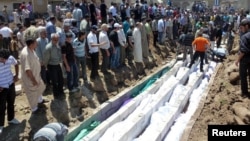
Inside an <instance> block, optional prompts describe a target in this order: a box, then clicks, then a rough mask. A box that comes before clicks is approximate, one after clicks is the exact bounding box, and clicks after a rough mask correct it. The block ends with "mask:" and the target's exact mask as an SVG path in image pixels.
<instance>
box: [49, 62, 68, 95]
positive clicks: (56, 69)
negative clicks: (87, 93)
mask: <svg viewBox="0 0 250 141" xmlns="http://www.w3.org/2000/svg"><path fill="white" fill-rule="evenodd" d="M48 72H49V77H50V79H51V82H52V86H53V95H54V97H55V98H57V97H58V96H62V95H63V94H64V92H63V82H64V81H63V75H62V68H61V66H60V65H59V64H58V65H48Z"/></svg>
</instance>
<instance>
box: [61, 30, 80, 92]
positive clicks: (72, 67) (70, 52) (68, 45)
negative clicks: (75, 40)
mask: <svg viewBox="0 0 250 141" xmlns="http://www.w3.org/2000/svg"><path fill="white" fill-rule="evenodd" d="M65 36H66V39H65V43H64V45H63V46H62V47H61V48H62V59H63V65H64V67H65V69H66V73H67V86H68V89H69V92H70V93H74V92H77V91H78V79H77V78H78V68H77V66H76V60H75V55H74V49H73V46H72V39H71V38H72V37H73V35H72V33H69V32H68V33H66V35H65Z"/></svg>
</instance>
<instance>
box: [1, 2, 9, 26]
mask: <svg viewBox="0 0 250 141" xmlns="http://www.w3.org/2000/svg"><path fill="white" fill-rule="evenodd" d="M2 12H3V16H4V21H5V22H6V23H9V14H8V12H7V6H6V5H4V6H3V10H2Z"/></svg>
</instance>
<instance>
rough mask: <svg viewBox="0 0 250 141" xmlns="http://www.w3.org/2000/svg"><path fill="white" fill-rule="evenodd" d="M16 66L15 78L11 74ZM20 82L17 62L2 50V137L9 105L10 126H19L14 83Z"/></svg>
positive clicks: (0, 83) (0, 93)
mask: <svg viewBox="0 0 250 141" xmlns="http://www.w3.org/2000/svg"><path fill="white" fill-rule="evenodd" d="M12 65H14V66H15V74H16V75H15V76H14V77H13V74H12V72H11V66H12ZM17 80H18V64H17V60H16V59H15V58H14V57H13V56H11V55H10V52H9V51H8V50H6V49H1V50H0V101H1V102H0V135H1V133H2V131H3V127H4V121H5V110H6V105H7V110H8V112H7V114H8V121H9V124H19V123H20V122H19V121H18V120H16V119H15V118H14V117H15V110H14V108H15V106H14V103H15V99H16V91H15V84H14V82H15V81H17Z"/></svg>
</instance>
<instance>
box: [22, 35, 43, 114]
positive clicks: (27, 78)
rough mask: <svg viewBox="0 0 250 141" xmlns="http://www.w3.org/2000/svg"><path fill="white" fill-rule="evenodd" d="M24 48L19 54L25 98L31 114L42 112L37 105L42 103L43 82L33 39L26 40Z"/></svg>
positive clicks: (35, 43)
mask: <svg viewBox="0 0 250 141" xmlns="http://www.w3.org/2000/svg"><path fill="white" fill-rule="evenodd" d="M26 45H27V46H26V47H24V48H23V49H22V52H21V53H20V64H21V74H22V75H21V80H22V87H23V88H24V91H25V94H26V96H27V99H28V102H29V105H30V108H31V111H32V114H38V113H40V112H42V111H41V110H42V109H40V107H39V106H38V104H39V103H40V104H42V103H44V100H43V97H42V95H43V92H44V90H45V85H44V82H43V80H42V78H41V75H40V72H41V65H40V61H39V58H38V56H37V54H36V52H35V49H36V47H37V42H36V40H35V39H33V38H29V39H27V40H26Z"/></svg>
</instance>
